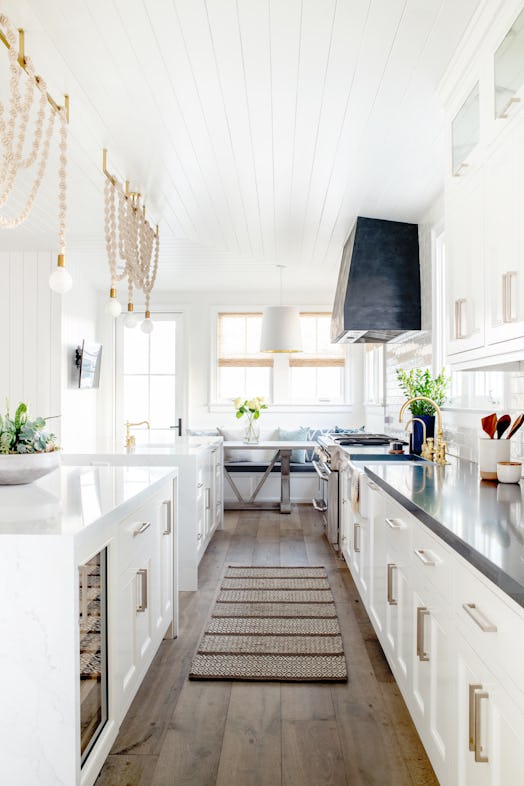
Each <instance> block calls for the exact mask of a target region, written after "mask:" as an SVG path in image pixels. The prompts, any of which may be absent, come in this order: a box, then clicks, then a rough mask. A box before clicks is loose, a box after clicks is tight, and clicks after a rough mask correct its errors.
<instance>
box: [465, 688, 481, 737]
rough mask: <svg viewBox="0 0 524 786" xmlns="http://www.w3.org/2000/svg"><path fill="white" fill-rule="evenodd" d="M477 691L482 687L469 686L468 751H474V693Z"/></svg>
mask: <svg viewBox="0 0 524 786" xmlns="http://www.w3.org/2000/svg"><path fill="white" fill-rule="evenodd" d="M478 690H482V685H479V684H474V685H472V684H470V685H469V714H468V717H469V749H470V751H474V750H475V732H476V726H475V692H476V691H478Z"/></svg>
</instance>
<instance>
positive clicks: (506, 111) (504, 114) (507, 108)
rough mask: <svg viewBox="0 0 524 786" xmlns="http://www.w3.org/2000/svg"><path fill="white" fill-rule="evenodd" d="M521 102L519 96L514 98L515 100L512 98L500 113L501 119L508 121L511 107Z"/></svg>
mask: <svg viewBox="0 0 524 786" xmlns="http://www.w3.org/2000/svg"><path fill="white" fill-rule="evenodd" d="M519 101H520V98H518V96H513V98H510V99H509V101H508V103H507V104H506V106H505V107H504V109H503V110H502V112H501V113H500V115H499V118H501V119H502V120H506V119H507V118H508V117H509V111H510V109H511V107H512V106H513V105H514V104H518V103H519Z"/></svg>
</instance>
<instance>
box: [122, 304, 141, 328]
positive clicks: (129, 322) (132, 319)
mask: <svg viewBox="0 0 524 786" xmlns="http://www.w3.org/2000/svg"><path fill="white" fill-rule="evenodd" d="M124 325H125V327H126V328H134V327H136V326H137V325H138V317H137V315H136V314H135V313H134V311H133V304H132V303H128V304H127V314H126V315H125V317H124Z"/></svg>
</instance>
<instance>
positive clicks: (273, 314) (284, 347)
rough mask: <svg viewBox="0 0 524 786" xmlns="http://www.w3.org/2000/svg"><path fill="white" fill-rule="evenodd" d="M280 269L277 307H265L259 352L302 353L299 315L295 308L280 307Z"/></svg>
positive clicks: (281, 267) (280, 266)
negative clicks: (278, 303)
mask: <svg viewBox="0 0 524 786" xmlns="http://www.w3.org/2000/svg"><path fill="white" fill-rule="evenodd" d="M277 267H278V268H280V297H279V302H280V305H278V306H266V308H264V312H263V316H262V337H261V341H260V351H261V352H302V333H301V329H300V315H299V311H298V308H296V307H295V306H283V305H282V269H283V268H284V265H277Z"/></svg>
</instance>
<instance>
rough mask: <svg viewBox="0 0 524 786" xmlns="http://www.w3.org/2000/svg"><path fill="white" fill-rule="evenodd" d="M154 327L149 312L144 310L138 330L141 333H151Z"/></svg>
mask: <svg viewBox="0 0 524 786" xmlns="http://www.w3.org/2000/svg"><path fill="white" fill-rule="evenodd" d="M154 327H155V326H154V324H153V320H152V319H151V312H150V311H146V313H145V319H144V321H143V322H142V324H141V325H140V330H141V331H142V332H143V333H152V332H153V328H154Z"/></svg>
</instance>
